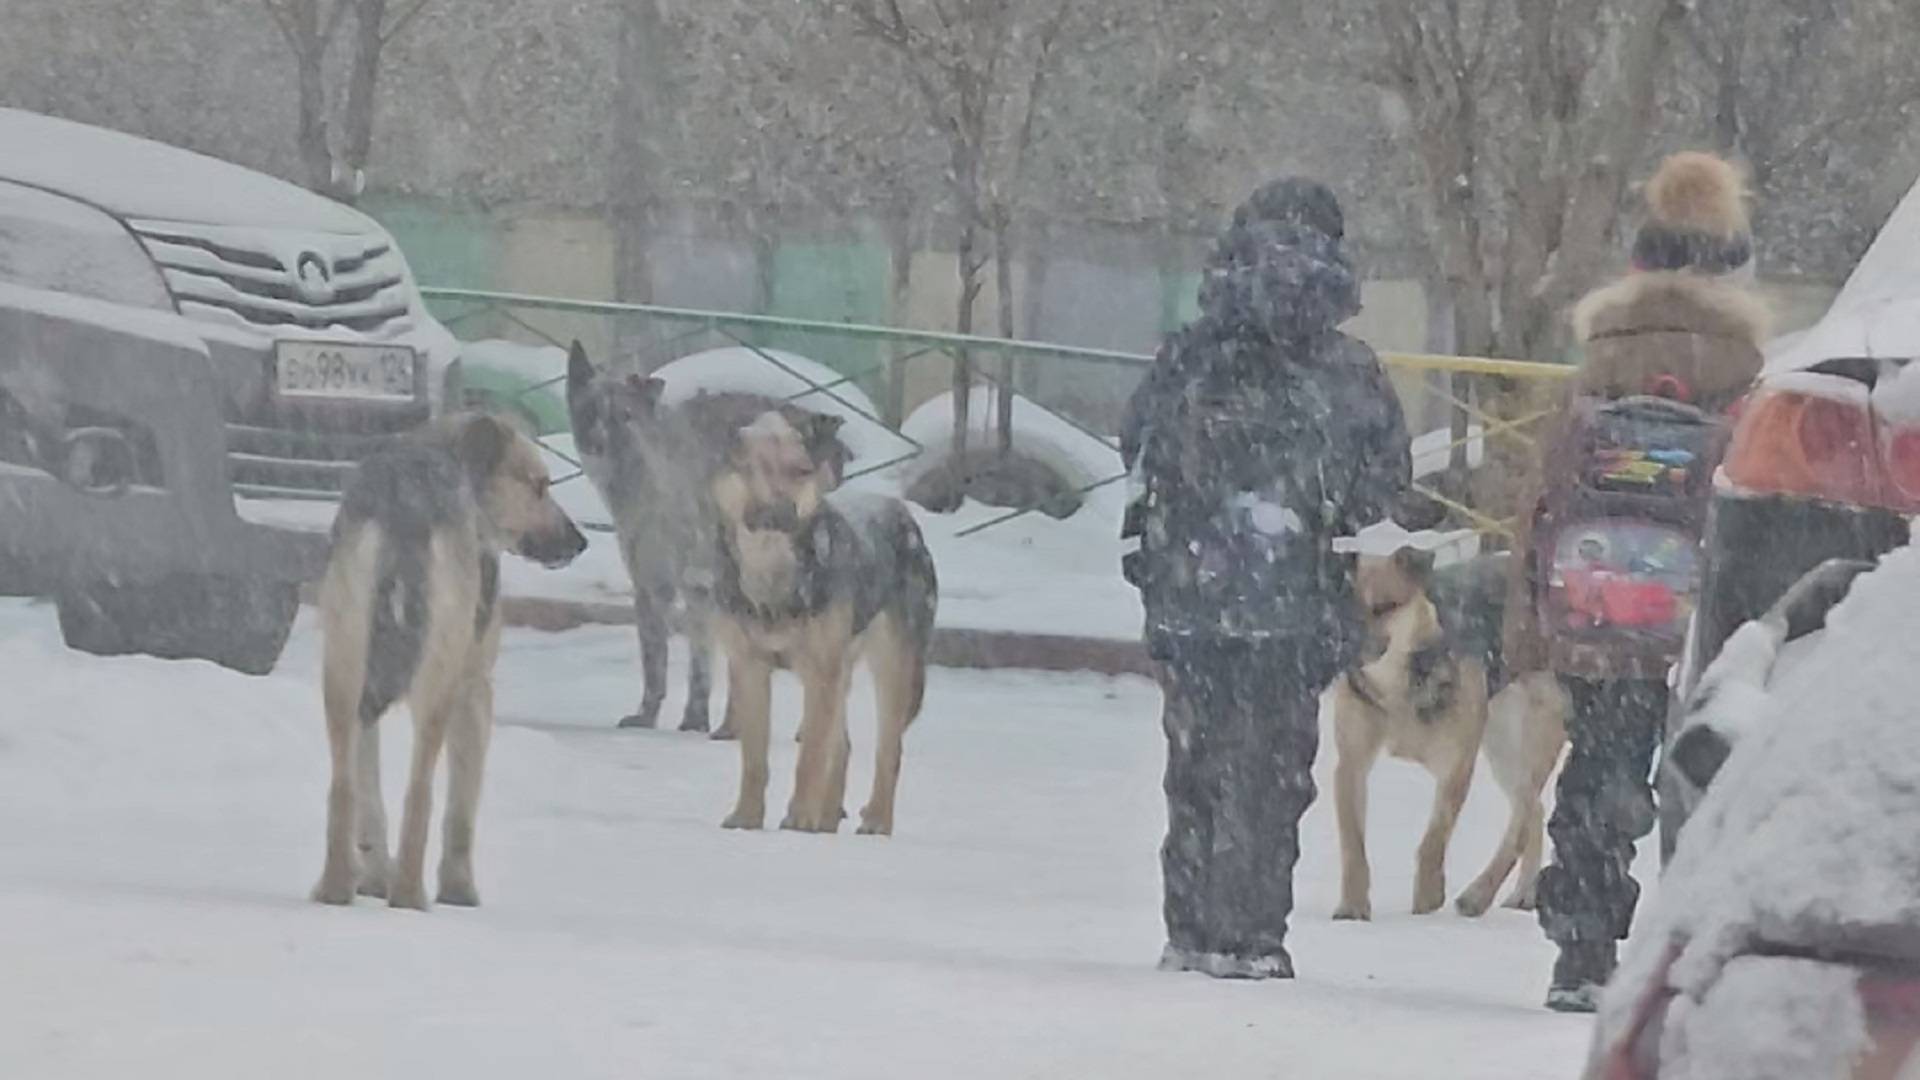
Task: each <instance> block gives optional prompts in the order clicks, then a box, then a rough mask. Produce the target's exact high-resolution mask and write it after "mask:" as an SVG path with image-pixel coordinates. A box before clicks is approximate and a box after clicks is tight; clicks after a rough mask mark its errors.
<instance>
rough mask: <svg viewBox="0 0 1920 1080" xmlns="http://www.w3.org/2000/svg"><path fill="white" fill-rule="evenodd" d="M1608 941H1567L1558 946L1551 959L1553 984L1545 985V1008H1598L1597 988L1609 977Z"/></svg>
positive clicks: (1611, 949)
mask: <svg viewBox="0 0 1920 1080" xmlns="http://www.w3.org/2000/svg"><path fill="white" fill-rule="evenodd" d="M1615 962H1616V961H1615V959H1614V944H1613V942H1611V941H1569V942H1566V943H1565V944H1563V945H1561V946H1560V958H1559V959H1558V960H1555V961H1554V962H1553V985H1552V986H1549V987H1548V988H1547V1008H1549V1009H1552V1010H1553V1011H1554V1012H1565V1013H1590V1012H1595V1011H1597V1010H1598V1009H1599V1008H1600V991H1601V990H1603V989H1605V987H1606V985H1607V980H1608V979H1611V978H1613V968H1614V964H1615Z"/></svg>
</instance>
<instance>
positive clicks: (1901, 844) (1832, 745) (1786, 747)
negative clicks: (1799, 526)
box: [1602, 548, 1920, 1040]
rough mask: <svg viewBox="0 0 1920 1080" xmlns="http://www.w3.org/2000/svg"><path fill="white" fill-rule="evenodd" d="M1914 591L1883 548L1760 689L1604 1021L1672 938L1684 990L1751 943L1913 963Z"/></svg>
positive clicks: (1639, 930) (1918, 956)
mask: <svg viewBox="0 0 1920 1080" xmlns="http://www.w3.org/2000/svg"><path fill="white" fill-rule="evenodd" d="M1916 594H1920V550H1916V549H1914V548H1905V549H1902V550H1900V551H1897V552H1895V553H1893V554H1891V555H1889V556H1887V557H1886V559H1884V560H1883V561H1882V563H1881V565H1880V566H1879V568H1878V569H1876V570H1874V571H1872V572H1870V573H1868V574H1866V575H1863V576H1861V577H1860V578H1858V579H1857V580H1856V581H1855V582H1854V586H1853V589H1852V590H1851V591H1850V592H1849V593H1848V595H1847V598H1846V599H1845V600H1844V601H1842V602H1841V604H1840V605H1839V606H1838V607H1836V608H1834V610H1833V611H1832V612H1831V613H1830V614H1829V616H1828V619H1827V625H1826V631H1825V633H1823V634H1822V635H1821V636H1820V640H1819V642H1818V644H1817V645H1815V646H1813V648H1812V650H1811V651H1810V652H1809V653H1808V654H1807V655H1806V656H1805V657H1804V659H1803V660H1802V661H1801V662H1799V663H1796V664H1795V665H1794V666H1793V667H1792V669H1791V670H1789V671H1787V672H1785V673H1784V674H1780V675H1778V676H1777V677H1776V680H1775V681H1774V683H1773V684H1772V685H1770V686H1769V687H1768V688H1767V691H1766V695H1765V698H1764V704H1763V705H1761V706H1760V708H1761V710H1762V711H1761V713H1760V715H1759V716H1758V717H1756V719H1757V720H1758V721H1759V723H1758V724H1757V725H1756V730H1755V733H1754V735H1753V736H1752V738H1751V739H1749V740H1745V741H1742V742H1741V743H1740V744H1739V746H1738V748H1737V749H1736V750H1735V751H1734V753H1733V756H1732V757H1731V758H1729V759H1728V761H1727V764H1726V766H1725V767H1724V768H1723V769H1722V770H1721V772H1720V774H1719V775H1718V776H1717V777H1716V778H1715V780H1714V782H1713V786H1712V787H1711V788H1709V789H1708V791H1707V794H1706V796H1705V797H1704V798H1703V799H1702V800H1701V803H1700V806H1699V809H1697V810H1696V811H1695V812H1694V814H1693V816H1692V818H1691V819H1690V820H1689V821H1688V823H1687V827H1686V830H1685V832H1683V833H1682V834H1681V837H1680V845H1679V850H1678V851H1677V852H1676V854H1675V856H1674V861H1673V863H1672V864H1671V865H1670V866H1669V867H1668V869H1667V872H1666V874H1665V876H1664V877H1663V878H1662V879H1661V883H1660V894H1659V896H1658V898H1657V900H1656V903H1655V905H1654V906H1653V908H1652V909H1651V910H1648V911H1646V912H1644V913H1643V918H1642V920H1641V924H1640V925H1638V926H1636V927H1635V928H1634V934H1633V941H1632V945H1631V947H1630V949H1629V953H1628V956H1627V957H1626V960H1625V963H1624V965H1623V967H1622V971H1621V974H1620V976H1619V977H1618V978H1617V979H1616V981H1615V983H1614V984H1613V986H1614V990H1613V991H1610V992H1609V997H1608V1001H1607V1013H1608V1016H1607V1018H1605V1019H1604V1020H1603V1025H1604V1024H1615V1023H1624V1022H1625V1018H1626V1017H1627V1015H1628V1014H1630V1013H1631V1011H1632V1003H1631V1002H1629V1001H1627V1000H1625V997H1624V996H1631V994H1632V993H1633V990H1634V988H1638V987H1644V986H1645V985H1646V981H1647V979H1648V978H1650V977H1651V976H1652V974H1653V972H1654V970H1655V969H1656V968H1657V966H1658V964H1659V962H1660V959H1661V956H1662V954H1664V953H1665V951H1666V950H1667V948H1668V946H1669V944H1670V943H1675V942H1680V943H1684V944H1683V948H1682V951H1681V953H1680V954H1679V956H1678V958H1677V959H1676V960H1675V962H1674V965H1673V967H1672V969H1671V971H1670V972H1669V981H1670V982H1671V983H1672V984H1673V985H1674V986H1675V987H1676V988H1678V989H1680V990H1681V991H1682V992H1687V993H1694V992H1697V991H1699V990H1700V989H1701V988H1703V987H1706V986H1708V985H1711V984H1712V982H1713V980H1714V979H1715V977H1716V976H1717V975H1718V973H1719V972H1720V970H1721V968H1722V967H1723V966H1724V965H1725V964H1726V962H1727V961H1728V960H1729V959H1731V958H1732V957H1733V956H1735V955H1738V954H1739V953H1741V952H1742V951H1744V950H1748V949H1750V948H1752V947H1753V946H1754V945H1756V944H1767V945H1773V946H1782V947H1789V948H1808V949H1832V950H1837V951H1842V952H1854V953H1864V954H1869V955H1883V954H1897V955H1901V956H1904V957H1905V958H1906V959H1908V960H1920V727H1916V726H1915V724H1914V719H1913V702H1914V701H1915V700H1916V699H1920V655H1916V649H1917V648H1920V638H1916V636H1915V634H1914V632H1913V631H1914V623H1915V613H1914V608H1913V602H1912V598H1913V597H1914V596H1915V595H1916ZM1623 995H1624V996H1623ZM1606 1038H1608V1035H1607V1033H1606V1032H1605V1031H1603V1032H1602V1039H1603V1040H1605V1039H1606Z"/></svg>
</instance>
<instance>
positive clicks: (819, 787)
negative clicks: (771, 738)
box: [780, 657, 849, 833]
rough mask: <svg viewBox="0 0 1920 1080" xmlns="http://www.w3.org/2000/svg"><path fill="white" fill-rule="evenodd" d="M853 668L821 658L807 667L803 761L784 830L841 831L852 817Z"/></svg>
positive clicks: (834, 659) (803, 672) (803, 674)
mask: <svg viewBox="0 0 1920 1080" xmlns="http://www.w3.org/2000/svg"><path fill="white" fill-rule="evenodd" d="M847 667H848V664H847V662H846V660H845V659H844V658H842V657H821V658H813V659H811V660H810V661H809V662H805V664H804V666H803V667H802V669H801V672H800V677H801V680H802V681H803V683H804V684H805V687H806V690H805V701H806V704H805V710H804V712H803V713H802V714H801V720H800V762H799V765H798V766H797V767H796V768H795V770H794V780H793V801H792V802H791V803H789V804H788V806H787V817H786V820H785V821H782V822H781V823H780V827H781V828H783V829H794V830H798V831H800V832H820V833H830V832H837V831H839V829H840V821H841V819H842V818H844V817H846V812H845V810H844V808H843V804H844V802H845V798H846V786H847V753H848V750H849V746H848V743H847V681H848V680H847ZM836 764H837V765H838V769H837V770H836V768H835V766H836ZM836 772H837V773H838V783H837V784H836V783H835V779H836V777H835V774H836Z"/></svg>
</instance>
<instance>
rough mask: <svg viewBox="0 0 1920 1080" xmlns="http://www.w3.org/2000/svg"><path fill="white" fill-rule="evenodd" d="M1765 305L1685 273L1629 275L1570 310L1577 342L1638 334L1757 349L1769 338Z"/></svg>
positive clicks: (1727, 284) (1744, 292) (1724, 284)
mask: <svg viewBox="0 0 1920 1080" xmlns="http://www.w3.org/2000/svg"><path fill="white" fill-rule="evenodd" d="M1771 322H1772V319H1771V317H1770V315H1769V314H1768V311H1767V306H1766V304H1765V303H1764V302H1762V300H1761V299H1760V297H1759V296H1757V295H1755V294H1754V293H1753V292H1752V291H1751V290H1749V289H1745V288H1742V287H1741V286H1739V285H1738V284H1736V283H1734V282H1731V281H1728V280H1726V279H1724V278H1716V277H1708V276H1706V275H1702V274H1698V273H1693V272H1690V271H1685V270H1679V271H1656V272H1650V273H1639V274H1630V275H1628V276H1627V277H1624V278H1621V279H1620V280H1619V281H1616V282H1614V283H1613V284H1611V285H1607V286H1603V287H1601V288H1599V289H1595V290H1594V291H1593V292H1591V293H1588V294H1587V296H1586V298H1585V299H1583V300H1581V301H1580V303H1579V304H1578V305H1577V306H1576V307H1575V308H1574V310H1573V329H1574V334H1575V335H1576V337H1577V338H1578V339H1579V340H1580V341H1582V342H1591V341H1594V340H1595V339H1598V338H1608V337H1621V336H1626V335H1630V334H1640V333H1656V332H1667V333H1688V334H1700V335H1704V336H1706V337H1715V338H1730V339H1733V340H1735V341H1740V342H1743V343H1745V344H1748V345H1751V346H1753V347H1754V348H1756V349H1758V348H1760V347H1761V346H1762V345H1763V344H1764V343H1765V342H1766V340H1767V337H1768V335H1769V334H1770V333H1771Z"/></svg>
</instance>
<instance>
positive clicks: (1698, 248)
mask: <svg viewBox="0 0 1920 1080" xmlns="http://www.w3.org/2000/svg"><path fill="white" fill-rule="evenodd" d="M1644 194H1645V197H1646V203H1647V220H1646V222H1645V223H1644V224H1642V225H1641V226H1640V231H1639V232H1638V233H1637V234H1635V236H1634V238H1633V268H1634V269H1635V270H1693V271H1697V272H1699V273H1703V274H1714V275H1721V274H1727V275H1739V276H1745V275H1748V274H1751V273H1752V270H1753V230H1752V227H1751V225H1750V223H1749V222H1748V219H1747V190H1746V181H1745V179H1744V177H1743V176H1742V175H1741V172H1740V169H1739V168H1738V167H1737V166H1735V165H1734V164H1733V163H1732V162H1730V161H1727V160H1726V159H1724V158H1719V157H1715V156H1714V155H1712V154H1706V153H1700V152H1698V151H1687V152H1684V153H1679V154H1674V155H1672V156H1671V157H1668V158H1667V159H1666V160H1665V161H1663V162H1661V163H1660V168H1659V169H1658V170H1657V171H1656V172H1655V173H1654V174H1653V179H1651V180H1648V181H1647V185H1646V189H1645V193H1644Z"/></svg>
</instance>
